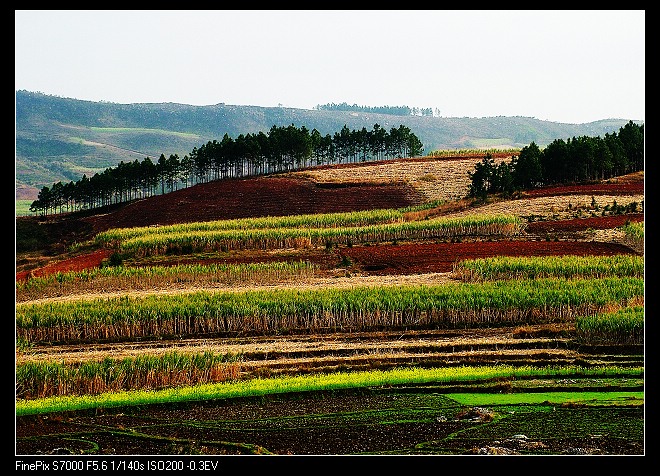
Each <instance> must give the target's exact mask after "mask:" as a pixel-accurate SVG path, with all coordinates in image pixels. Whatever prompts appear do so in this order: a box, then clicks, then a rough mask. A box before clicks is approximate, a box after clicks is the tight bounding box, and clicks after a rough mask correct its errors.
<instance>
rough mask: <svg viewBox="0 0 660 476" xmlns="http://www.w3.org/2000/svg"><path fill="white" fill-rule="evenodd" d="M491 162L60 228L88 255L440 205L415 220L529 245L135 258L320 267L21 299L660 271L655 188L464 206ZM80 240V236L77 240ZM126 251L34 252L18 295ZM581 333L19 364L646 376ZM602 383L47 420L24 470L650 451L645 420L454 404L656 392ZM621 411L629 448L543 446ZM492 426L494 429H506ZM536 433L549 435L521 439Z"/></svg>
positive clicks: (433, 164)
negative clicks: (638, 227)
mask: <svg viewBox="0 0 660 476" xmlns="http://www.w3.org/2000/svg"><path fill="white" fill-rule="evenodd" d="M505 159H506V157H500V158H498V160H505ZM478 160H479V159H477V158H461V159H456V160H447V159H430V158H429V159H424V160H419V159H417V160H415V161H405V160H401V161H392V163H391V164H380V163H379V164H371V165H369V164H360V165H356V166H354V167H347V166H345V167H335V168H327V169H319V170H309V171H302V172H296V173H292V174H287V175H284V176H273V177H260V178H255V179H242V180H231V181H225V182H217V183H209V184H204V185H200V186H195V187H191V188H189V189H185V190H179V191H177V192H173V193H171V194H167V195H163V196H160V197H153V198H151V199H148V200H143V201H139V202H135V203H133V204H131V205H128V206H126V207H124V208H121V209H119V210H116V211H113V212H111V213H107V214H105V215H99V216H89V217H84V218H74V217H63V218H61V219H60V220H58V221H57V222H55V223H50V224H45V225H44V226H51V227H58V228H59V231H60V233H62V236H63V238H62V240H61V241H62V242H65V243H66V242H73V241H79V242H82V241H84V240H86V239H89V240H91V239H92V238H93V237H94V236H95V234H97V233H101V232H103V231H106V230H108V229H110V228H124V227H134V226H164V225H170V224H176V223H190V222H197V221H209V220H221V219H234V218H244V217H259V216H293V215H300V214H310V213H330V212H344V211H346V212H348V211H355V210H372V209H388V208H403V207H414V206H418V205H421V204H424V203H428V202H430V201H432V200H437V202H436V204H435V205H434V206H430V207H427V208H421V209H416V211H413V212H409V214H408V215H407V219H408V220H411V221H415V220H420V219H421V220H424V219H444V218H447V219H450V218H460V217H466V216H471V215H474V214H477V213H478V214H488V215H496V214H506V215H513V216H516V217H519V218H520V219H522V220H523V221H524V223H525V226H524V229H523V231H522V232H521V233H519V234H517V235H515V236H513V237H502V236H499V237H498V236H493V237H489V238H485V239H484V237H480V236H473V235H465V236H461V237H460V238H452V239H446V238H445V239H439V238H431V239H414V240H405V239H401V240H390V241H371V242H365V243H351V244H350V245H337V244H328V245H326V246H301V247H291V248H285V249H282V248H274V249H254V250H226V251H224V250H216V251H210V252H205V253H184V254H169V255H168V254H166V255H162V256H157V257H133V258H130V259H127V260H126V261H125V262H124V265H125V266H130V267H134V268H139V267H148V266H153V265H156V264H157V265H158V266H166V267H167V266H178V265H193V264H195V265H209V264H216V265H239V264H247V263H273V262H289V263H294V262H306V263H310V264H311V265H313V266H314V268H313V272H311V273H307V274H305V275H295V276H291V277H288V278H286V277H283V278H281V279H264V278H260V279H234V280H228V279H225V280H216V281H205V282H203V283H200V282H198V281H194V280H187V279H185V278H184V277H182V276H179V277H178V278H177V279H165V280H161V281H158V283H157V284H155V285H154V284H149V283H147V282H146V281H144V280H133V281H130V282H129V281H123V282H118V281H113V282H112V284H108V283H110V282H109V281H108V282H107V283H106V284H104V285H102V286H94V285H92V284H91V283H89V284H84V283H80V282H77V283H76V284H75V285H66V283H61V284H58V285H57V286H50V287H47V288H44V289H41V290H39V291H26V290H23V289H20V290H17V294H16V302H17V306H27V305H32V304H35V303H57V302H60V303H61V302H76V301H80V300H91V299H99V298H103V299H110V298H114V297H117V296H135V297H138V296H149V295H157V296H165V295H168V294H180V293H186V292H197V291H207V292H227V293H229V292H235V293H243V292H246V291H268V290H279V289H299V290H324V289H346V290H350V289H356V288H364V287H366V288H376V287H380V286H408V285H415V286H417V285H422V286H435V285H444V284H449V285H452V284H457V283H458V282H459V281H460V280H459V278H458V276H457V275H456V274H455V273H454V269H455V266H456V265H457V264H458V263H459V262H461V261H463V260H469V259H474V258H488V257H496V256H512V257H521V256H522V257H524V256H529V257H533V256H539V257H552V256H563V255H574V256H617V255H623V256H642V257H643V256H644V246H643V240H642V241H639V240H637V241H635V240H631V239H630V238H629V237H627V236H626V235H625V233H624V232H623V231H622V230H621V227H622V226H623V225H625V224H626V223H631V222H643V220H644V213H643V205H642V204H643V202H644V180H643V174H635V175H632V176H626V177H621V178H619V179H618V180H611V181H609V182H608V183H603V184H593V185H585V186H575V187H570V188H565V189H559V188H554V189H546V190H543V191H534V192H529V193H524V194H523V195H522V196H520V197H516V198H515V199H508V200H502V199H498V200H491V201H489V202H488V203H484V204H479V203H473V202H471V201H468V200H465V199H462V198H461V197H464V196H465V194H466V192H467V186H468V182H467V180H465V179H460V180H459V179H455V180H454V179H451V178H450V177H455V176H458V177H464V175H463V174H464V173H465V172H466V171H467V170H471V168H472V167H473V166H474V164H475V163H476V161H478ZM461 171H462V173H461ZM449 184H451V185H449ZM614 201H615V202H616V204H618V205H619V206H626V205H629V204H632V203H635V204H639V206H638V207H636V210H637V211H636V212H628V213H604V212H603V210H605V209H606V207H607V208H608V209H609V207H610V206H611V205H612V204H613V202H614ZM67 229H70V230H71V232H72V234H71V235H66V233H65V230H67ZM112 254H113V250H111V249H102V248H101V249H99V248H95V247H94V246H92V245H86V246H82V247H80V248H79V250H78V251H76V252H75V253H61V254H55V256H53V255H52V253H51V256H47V255H45V254H41V255H39V254H37V253H25V254H23V255H17V261H16V264H17V266H16V280H17V282H25V281H26V280H29V279H34V278H40V277H46V276H49V275H53V274H56V273H63V272H67V271H82V270H85V269H95V268H98V267H99V266H100V265H101V263H102V262H105V261H107V260H108V259H110V258H111V256H112ZM19 291H20V292H19ZM638 301H639V299H638ZM641 305H643V298H642V299H641ZM575 330H576V329H575V321H574V320H573V319H569V320H552V321H548V322H539V323H530V324H517V325H499V326H469V327H462V328H438V327H434V326H426V327H415V326H412V325H411V326H403V327H399V328H392V329H388V328H374V329H369V330H364V331H351V332H337V331H336V330H333V329H328V330H327V331H325V332H314V333H309V332H307V333H306V332H301V331H300V330H295V329H289V330H288V331H286V330H283V329H279V330H278V331H277V332H272V333H268V334H262V335H258V334H257V335H255V334H251V335H248V334H247V333H246V334H245V335H240V334H238V335H237V334H233V335H230V334H226V333H225V334H223V333H220V332H207V333H197V334H181V335H172V336H161V337H159V338H157V339H142V338H141V339H106V340H95V341H90V340H86V339H81V340H80V341H78V342H74V341H72V342H61V343H59V344H57V345H54V343H53V342H37V343H35V345H33V346H32V347H31V348H30V349H29V350H28V351H17V355H16V361H17V365H19V364H25V363H30V362H35V363H38V362H61V363H65V364H67V365H81V364H82V363H84V362H94V361H102V360H103V359H104V358H107V357H108V356H112V358H114V359H122V358H135V357H136V356H145V355H149V356H158V355H163V354H166V353H168V352H172V351H173V350H175V351H176V352H178V353H180V354H182V355H194V354H200V353H203V352H210V353H216V354H220V353H221V354H232V355H240V356H241V358H240V361H238V362H236V363H234V365H233V367H231V372H230V371H229V370H228V371H227V372H229V373H227V374H226V375H225V376H224V377H223V378H225V379H227V378H229V377H228V376H230V377H231V378H234V379H242V380H248V379H254V378H262V377H276V376H286V375H313V374H316V373H331V372H336V371H347V372H357V371H364V370H374V369H378V370H388V369H394V368H405V367H429V368H432V367H461V366H474V365H477V366H478V365H487V366H490V365H495V364H505V365H513V366H516V367H521V366H527V365H530V366H546V365H562V366H564V365H565V366H571V365H575V366H584V367H587V368H588V367H597V366H602V365H605V366H607V365H610V366H620V367H624V368H625V367H631V368H632V367H643V366H644V348H643V345H640V344H630V345H625V346H622V345H610V344H600V345H594V344H585V343H584V342H582V341H580V340H579V339H576V333H575ZM596 380H597V379H595V378H586V377H585V378H580V379H576V380H574V381H571V379H561V378H555V379H547V380H543V381H538V380H537V381H529V380H524V379H522V380H520V379H503V380H500V381H495V382H489V383H488V384H487V385H486V386H485V387H484V386H483V385H478V384H477V383H469V384H464V385H443V384H428V385H421V386H420V385H409V386H396V387H392V388H369V389H362V390H357V389H356V390H352V391H346V392H335V391H332V392H327V391H320V392H315V393H311V394H307V393H302V394H300V393H299V394H295V395H275V396H268V397H256V398H254V399H247V400H245V399H239V400H226V401H225V400H215V401H203V402H197V403H195V404H191V403H187V404H178V405H174V404H172V405H152V406H140V407H136V408H121V409H114V410H103V411H100V410H96V411H95V412H76V413H70V414H69V413H63V414H56V415H53V414H50V415H30V416H22V417H17V420H16V451H17V454H25V455H34V454H39V455H46V454H62V453H64V454H83V453H84V454H99V455H100V454H106V455H107V454H117V455H119V454H123V455H127V454H133V455H146V454H158V455H163V454H165V455H171V454H203V455H211V454H265V453H272V454H294V455H296V454H297V455H302V454H637V455H638V454H643V453H644V431H643V422H644V415H643V405H641V406H640V405H639V404H634V405H628V406H626V405H624V404H622V405H618V406H616V407H609V406H608V407H602V408H599V410H600V411H601V413H600V414H598V413H597V408H598V407H597V406H596V407H591V406H589V407H588V408H587V407H585V406H583V405H578V406H571V405H570V404H566V405H563V406H562V405H560V406H559V407H558V405H557V404H556V403H555V404H553V403H552V402H550V401H546V402H545V404H543V401H541V402H539V403H540V404H539V405H538V406H537V407H535V410H534V412H533V414H532V413H528V414H527V417H528V418H527V419H526V420H524V421H523V420H521V421H520V422H514V418H503V416H504V415H507V412H508V411H511V412H512V413H511V414H514V412H516V411H519V410H520V408H515V409H514V408H513V407H511V408H508V407H506V406H492V405H491V407H489V408H485V407H484V408H481V407H477V406H474V405H472V406H470V405H469V404H460V403H457V402H460V400H453V399H452V398H451V396H452V395H453V394H456V395H458V394H462V393H471V392H475V391H478V392H482V391H484V390H483V388H488V389H489V390H488V391H487V393H488V392H490V393H497V392H498V391H500V392H502V391H503V392H504V393H511V392H513V393H515V392H516V391H521V389H525V391H530V389H532V390H531V391H533V392H537V393H541V392H552V391H557V390H566V389H572V390H575V391H584V392H588V391H602V389H603V387H604V386H607V387H608V388H609V389H610V390H611V391H612V392H617V391H618V392H624V393H625V392H634V391H637V392H639V391H643V388H644V382H643V378H641V379H625V378H623V379H617V378H613V379H608V380H607V381H601V382H597V381H596ZM478 389H481V390H478ZM498 389H499V390H498ZM17 391H19V389H17ZM491 403H492V402H491ZM493 405H494V404H493ZM605 413H607V414H608V416H607V419H608V421H610V419H618V421H620V422H622V424H624V423H625V424H628V425H629V427H627V428H628V430H626V431H629V433H628V436H625V437H623V438H620V437H618V436H615V435H614V434H613V433H608V434H605V431H604V430H603V432H602V433H603V434H598V436H597V437H594V434H596V430H597V425H594V424H593V423H589V424H588V425H587V424H585V425H586V426H588V427H590V428H591V429H592V430H593V431H592V432H591V433H590V434H575V435H570V434H567V435H566V437H565V438H561V439H557V438H550V437H547V436H541V435H542V433H543V432H541V431H540V430H538V429H536V430H534V428H537V427H536V426H535V425H540V422H541V421H542V420H543V419H545V421H546V422H547V421H548V418H549V416H552V418H555V419H556V420H552V421H556V425H557V427H558V428H563V427H565V426H566V425H568V424H569V423H568V422H570V421H578V420H580V419H592V418H594V419H598V418H601V419H602V418H603V415H604V414H605ZM610 413H612V414H611V415H609V414H610ZM614 413H616V415H614ZM519 415H521V414H520V413H519ZM599 415H600V416H599ZM368 418H372V420H368ZM537 419H538V421H537ZM493 420H496V421H499V422H500V423H499V425H500V429H499V431H495V430H493V431H494V433H491V434H486V426H485V425H484V424H485V423H490V422H492V421H493ZM534 421H537V423H533V422H534ZM640 425H641V426H640ZM493 427H495V425H490V428H491V430H492V429H493ZM598 431H600V430H598ZM621 431H623V430H621ZM640 431H641V434H640ZM525 432H526V433H530V434H532V435H537V436H538V438H537V439H534V438H532V437H530V435H526V436H525V435H523V436H524V438H523V437H521V436H520V434H522V433H525ZM471 433H473V434H472V435H471V436H470V434H471ZM578 433H579V432H578ZM458 434H460V435H462V436H457V435H458Z"/></svg>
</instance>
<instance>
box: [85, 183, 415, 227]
mask: <svg viewBox="0 0 660 476" xmlns="http://www.w3.org/2000/svg"><path fill="white" fill-rule="evenodd" d="M422 200H423V198H422V196H421V195H420V194H419V192H417V191H416V190H415V189H414V188H413V187H411V186H409V185H406V184H402V183H401V184H397V183H392V184H369V183H362V184H340V186H336V187H329V186H327V185H326V186H322V185H317V184H315V183H314V182H312V181H309V180H305V179H299V178H286V177H273V176H270V177H257V178H248V179H228V180H219V181H215V182H209V183H205V184H199V185H195V186H193V187H188V188H185V189H181V190H177V191H175V192H171V193H167V194H164V195H158V196H154V197H150V198H148V199H145V200H139V201H137V202H133V203H130V204H128V205H126V206H125V207H122V208H121V209H119V210H117V211H115V212H112V213H110V214H106V215H97V216H93V217H89V218H85V219H84V221H86V222H88V223H91V224H92V226H93V228H94V231H95V232H96V233H98V232H100V231H104V230H107V229H108V228H117V227H122V228H124V227H135V226H148V225H173V224H176V223H186V222H195V221H211V220H224V219H231V218H251V217H259V216H283V215H300V214H308V213H333V212H350V211H356V210H369V209H374V208H401V207H406V206H409V205H416V204H419V203H421V201H422Z"/></svg>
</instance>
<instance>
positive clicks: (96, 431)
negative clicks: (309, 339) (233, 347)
mask: <svg viewBox="0 0 660 476" xmlns="http://www.w3.org/2000/svg"><path fill="white" fill-rule="evenodd" d="M603 388H609V391H606V392H603V391H602V389H603ZM592 389H595V390H596V392H595V393H594V392H592ZM503 391H504V394H503V393H502V392H503ZM642 391H643V382H642V379H635V378H616V377H613V378H607V379H603V378H598V379H594V378H593V377H588V378H570V379H568V378H565V379H561V378H559V379H557V378H554V379H547V380H516V379H500V380H498V381H493V382H490V383H486V384H484V382H480V383H479V384H478V385H471V384H470V383H462V384H460V385H455V384H437V383H436V384H426V385H400V386H393V387H378V388H363V389H355V390H342V391H313V392H304V393H293V394H291V393H289V394H284V395H265V396H260V397H251V398H236V399H228V400H214V401H206V402H194V403H183V404H162V405H149V406H134V407H130V406H129V407H123V408H121V409H117V410H113V409H106V410H90V411H78V412H64V413H61V414H55V415H32V416H26V417H21V418H19V419H17V433H18V438H17V453H18V454H36V455H39V454H43V455H48V454H62V455H85V454H87V455H113V454H116V455H130V454H142V455H144V454H151V455H258V454H279V455H287V454H295V455H349V454H350V455H599V454H617V455H640V454H643V452H644V406H643V399H641V398H640V395H641V394H640V392H642ZM527 392H532V393H527ZM33 427H38V428H40V432H41V434H40V435H39V436H25V437H23V436H21V435H22V434H23V432H25V433H26V434H29V433H30V431H31V430H30V429H31V428H33ZM175 459H176V458H175Z"/></svg>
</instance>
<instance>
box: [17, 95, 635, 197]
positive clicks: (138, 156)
mask: <svg viewBox="0 0 660 476" xmlns="http://www.w3.org/2000/svg"><path fill="white" fill-rule="evenodd" d="M15 106H16V166H15V173H16V198H17V199H27V200H34V199H36V198H37V195H38V192H39V190H40V189H41V188H42V187H44V186H49V187H50V186H52V184H53V183H56V182H59V181H62V182H69V181H78V180H79V179H80V178H81V177H82V176H83V175H84V174H87V176H88V177H89V176H92V175H93V174H94V173H97V172H102V171H103V170H105V169H106V168H108V167H115V166H116V165H117V164H119V163H120V162H121V161H124V162H129V161H130V162H133V161H135V160H138V161H142V160H143V159H144V158H146V157H150V158H152V159H158V157H160V155H161V154H164V155H165V156H166V157H168V156H169V155H171V154H178V155H179V156H180V157H183V156H185V155H187V154H189V153H190V152H191V151H192V150H193V149H194V148H196V147H200V146H201V145H203V144H206V143H207V142H209V141H213V140H221V139H222V137H223V136H224V134H227V135H229V136H230V137H232V138H234V137H237V136H238V135H240V134H247V133H257V132H259V131H263V132H267V131H269V130H270V129H271V127H272V126H278V127H284V126H287V125H290V124H294V125H296V126H305V127H306V128H307V129H309V130H310V131H311V130H313V129H317V130H318V131H319V132H320V133H321V134H322V135H326V134H330V135H333V134H334V133H335V132H338V131H340V130H341V128H342V127H343V126H344V125H346V126H347V127H348V128H349V129H351V130H360V129H362V128H363V127H364V128H367V129H368V130H370V129H371V128H372V127H373V126H374V124H379V125H380V126H381V127H383V128H385V129H386V130H389V129H390V128H393V127H398V126H399V125H405V126H406V127H409V128H410V129H411V131H412V132H413V133H414V134H415V135H416V136H417V137H419V139H420V140H421V142H422V144H423V145H424V151H425V153H427V154H428V153H429V152H431V151H434V150H440V149H475V148H500V149H506V148H513V147H524V146H526V145H529V144H530V143H531V142H535V143H536V144H537V145H539V146H540V147H543V146H545V145H547V144H548V143H550V142H552V141H553V140H555V139H565V138H567V137H577V136H602V135H604V134H606V133H612V132H616V131H618V130H619V128H620V127H622V126H623V125H625V124H626V123H627V122H629V120H630V119H627V118H626V119H603V120H601V121H596V122H592V123H588V124H561V123H556V122H549V121H542V120H539V119H535V118H530V117H505V116H497V117H486V118H471V117H462V118H456V117H453V118H452V117H427V116H395V115H387V114H374V113H365V112H351V111H324V110H307V109H293V108H284V107H259V106H238V105H228V104H224V103H218V104H215V105H210V106H192V105H185V104H174V103H160V104H142V103H137V104H116V103H109V102H92V101H83V100H77V99H70V98H62V97H57V96H49V95H45V94H41V93H38V92H29V91H16V105H15Z"/></svg>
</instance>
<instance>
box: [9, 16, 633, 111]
mask: <svg viewBox="0 0 660 476" xmlns="http://www.w3.org/2000/svg"><path fill="white" fill-rule="evenodd" d="M15 21H16V25H15V26H16V29H15V34H16V89H17V90H19V89H25V90H28V91H39V92H42V93H46V94H51V95H56V96H61V97H68V98H75V99H84V100H91V101H107V102H115V103H161V102H174V103H181V104H193V105H212V104H218V103H225V104H235V105H253V106H265V107H270V106H278V105H282V106H285V107H294V108H304V109H312V108H314V107H315V106H316V105H319V104H327V103H332V102H334V103H342V102H347V103H348V104H358V105H360V106H385V105H387V106H409V107H420V108H432V109H433V110H436V109H438V110H439V111H440V115H441V116H444V117H489V116H526V117H535V118H537V119H542V120H549V121H555V122H563V123H583V122H591V121H595V120H599V119H608V118H619V119H634V120H644V103H645V11H644V10H595V11H592V10H577V11H576V10H563V11H562V10H546V11H543V10H529V11H525V10H481V11H479V10H476V11H475V10H464V11H461V10H137V11H134V10H106V11H103V10H51V11H49V10H16V11H15Z"/></svg>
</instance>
